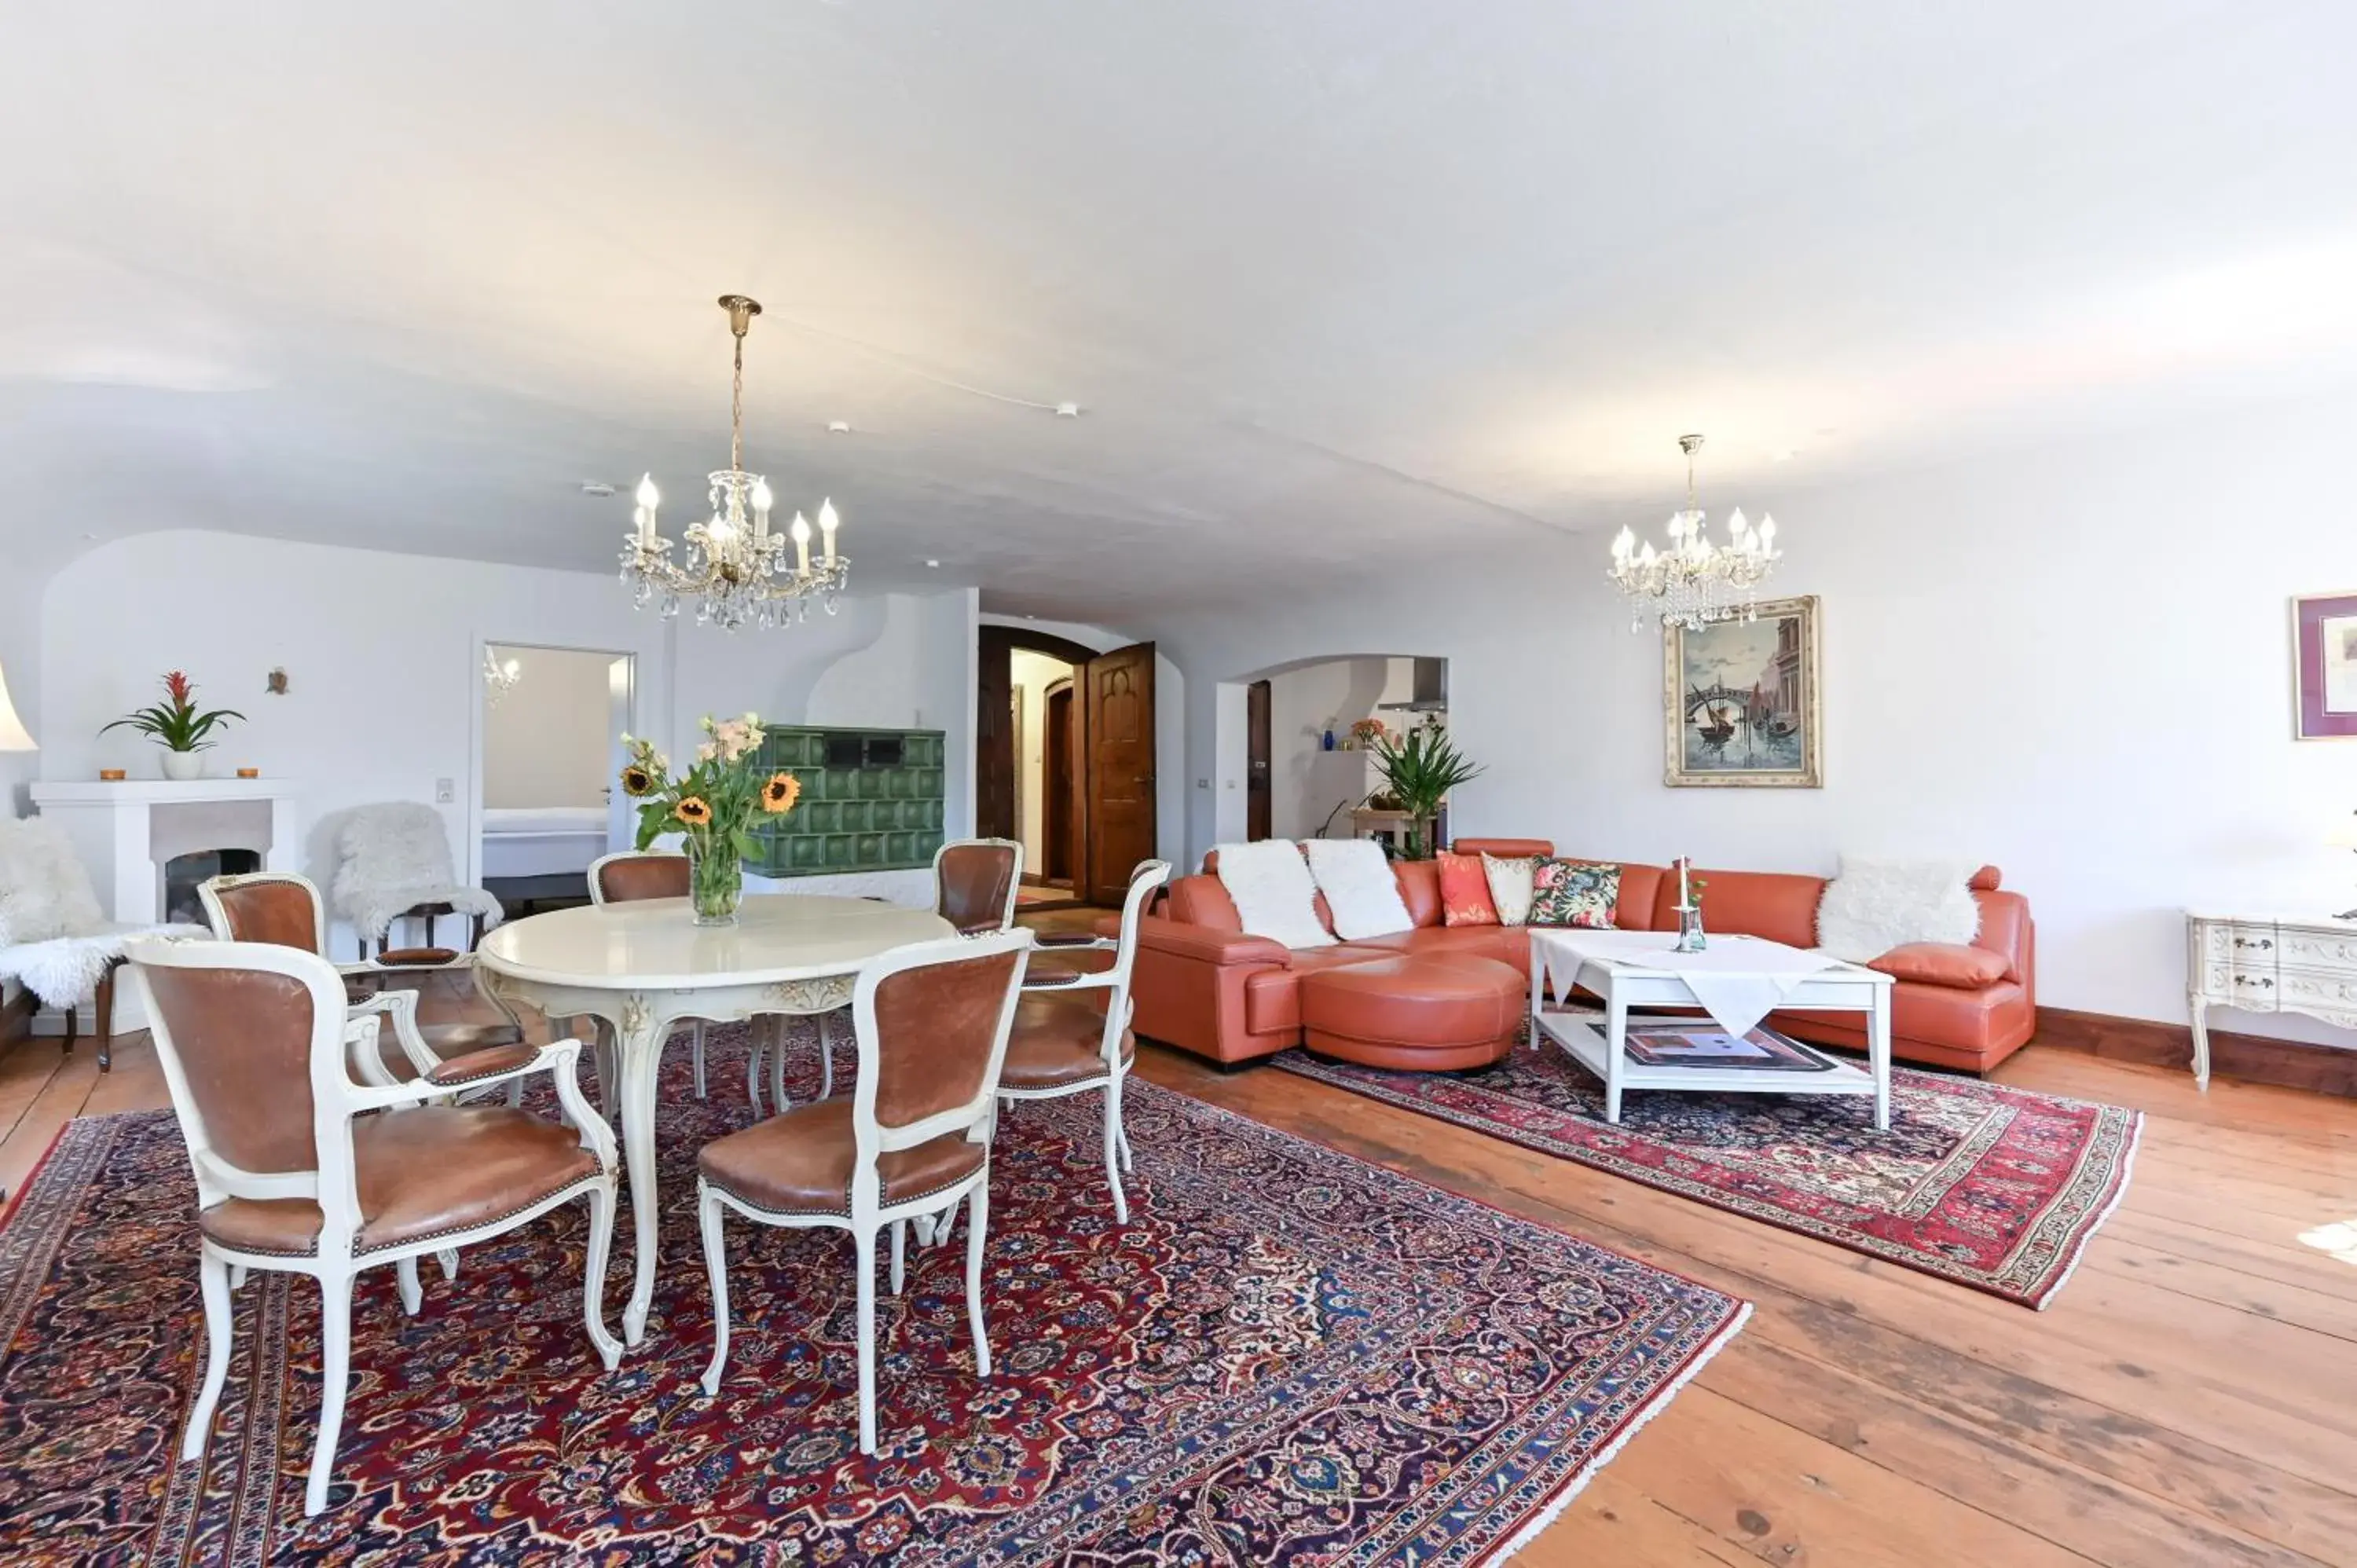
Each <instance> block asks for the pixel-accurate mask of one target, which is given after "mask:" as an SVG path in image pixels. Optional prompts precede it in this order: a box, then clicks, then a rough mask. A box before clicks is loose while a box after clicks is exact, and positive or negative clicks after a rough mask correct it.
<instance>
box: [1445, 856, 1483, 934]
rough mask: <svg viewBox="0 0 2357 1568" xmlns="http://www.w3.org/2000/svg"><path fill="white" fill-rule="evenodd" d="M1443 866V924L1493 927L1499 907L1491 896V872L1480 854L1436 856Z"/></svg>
mask: <svg viewBox="0 0 2357 1568" xmlns="http://www.w3.org/2000/svg"><path fill="white" fill-rule="evenodd" d="M1433 859H1434V860H1436V861H1437V862H1438V863H1439V865H1440V923H1441V924H1442V925H1444V926H1494V925H1496V924H1497V923H1498V906H1497V904H1496V902H1495V901H1493V900H1492V899H1491V897H1490V874H1489V872H1488V871H1487V870H1485V869H1484V868H1483V867H1482V865H1481V857H1480V855H1478V854H1449V853H1448V852H1447V851H1446V850H1444V851H1442V852H1441V853H1440V854H1437V855H1435V856H1433Z"/></svg>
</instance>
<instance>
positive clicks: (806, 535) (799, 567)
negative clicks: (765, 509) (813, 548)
mask: <svg viewBox="0 0 2357 1568" xmlns="http://www.w3.org/2000/svg"><path fill="white" fill-rule="evenodd" d="M791 532H792V533H793V536H794V570H795V571H796V572H797V573H807V572H809V571H810V521H809V520H808V519H807V518H805V517H803V516H802V513H800V512H796V513H794V526H793V529H792V531H791ZM829 538H830V540H832V538H833V536H832V535H829Z"/></svg>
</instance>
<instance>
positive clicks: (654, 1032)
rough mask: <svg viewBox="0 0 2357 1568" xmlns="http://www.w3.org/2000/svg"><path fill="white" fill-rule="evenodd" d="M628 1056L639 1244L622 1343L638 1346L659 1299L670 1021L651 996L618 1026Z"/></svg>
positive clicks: (625, 1148) (626, 1122) (628, 1152)
mask: <svg viewBox="0 0 2357 1568" xmlns="http://www.w3.org/2000/svg"><path fill="white" fill-rule="evenodd" d="M615 1033H616V1034H618V1035H619V1036H620V1045H621V1056H622V1071H621V1079H622V1164H623V1168H624V1169H625V1170H626V1171H628V1172H629V1173H630V1219H631V1221H632V1226H633V1234H634V1235H635V1237H636V1240H637V1243H638V1252H637V1256H636V1257H635V1259H634V1260H633V1262H632V1267H633V1269H634V1270H635V1271H636V1272H635V1276H634V1283H632V1284H631V1286H630V1305H629V1306H628V1307H626V1308H625V1309H624V1310H623V1313H622V1342H623V1343H624V1344H626V1345H630V1346H636V1345H637V1344H638V1343H639V1342H640V1340H641V1339H644V1338H645V1337H646V1334H647V1313H648V1310H649V1309H650V1308H651V1307H652V1306H653V1305H654V1299H655V1230H656V1225H657V1219H658V1216H657V1211H656V1202H655V1079H656V1077H657V1075H658V1074H659V1073H660V1071H661V1070H662V1047H663V1039H664V1036H667V1035H669V1034H670V1033H671V1025H670V1022H669V1021H668V1020H666V1019H658V1018H657V1017H656V1016H655V1015H654V1010H653V1009H652V1008H651V1007H650V1006H648V1005H647V1002H646V999H645V998H644V997H641V996H633V997H631V998H630V1000H629V1001H628V1002H626V1003H624V1004H623V1006H622V1022H621V1024H620V1026H619V1027H618V1028H617V1029H616V1031H615Z"/></svg>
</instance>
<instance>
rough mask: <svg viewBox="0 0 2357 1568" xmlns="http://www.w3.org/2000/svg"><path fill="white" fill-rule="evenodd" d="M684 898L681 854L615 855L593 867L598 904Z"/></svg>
mask: <svg viewBox="0 0 2357 1568" xmlns="http://www.w3.org/2000/svg"><path fill="white" fill-rule="evenodd" d="M684 897H687V856H685V855H683V854H624V855H616V856H615V857H613V858H612V859H610V860H608V861H607V862H606V863H605V864H604V865H600V866H598V867H597V898H598V901H599V902H600V903H606V904H629V903H633V902H635V901H636V900H638V899H640V898H684Z"/></svg>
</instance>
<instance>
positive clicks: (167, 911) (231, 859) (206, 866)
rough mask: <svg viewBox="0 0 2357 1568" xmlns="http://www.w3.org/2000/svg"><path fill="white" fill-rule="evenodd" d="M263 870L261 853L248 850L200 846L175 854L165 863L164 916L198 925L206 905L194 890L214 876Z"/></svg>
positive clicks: (202, 918)
mask: <svg viewBox="0 0 2357 1568" xmlns="http://www.w3.org/2000/svg"><path fill="white" fill-rule="evenodd" d="M261 869H262V856H261V854H259V853H257V852H256V851H253V850H250V849H200V850H195V851H192V852H191V853H189V854H176V855H174V856H173V857H172V858H171V859H169V860H167V861H166V862H165V863H164V918H166V919H167V920H170V921H174V922H176V923H179V924H184V925H190V926H201V925H203V924H204V923H205V907H204V905H203V903H202V902H201V901H199V899H198V897H197V889H198V888H199V886H203V885H204V884H205V883H206V882H208V881H210V880H211V879H212V878H213V877H216V876H240V875H244V874H245V873H247V872H249V871H259V870H261Z"/></svg>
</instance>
